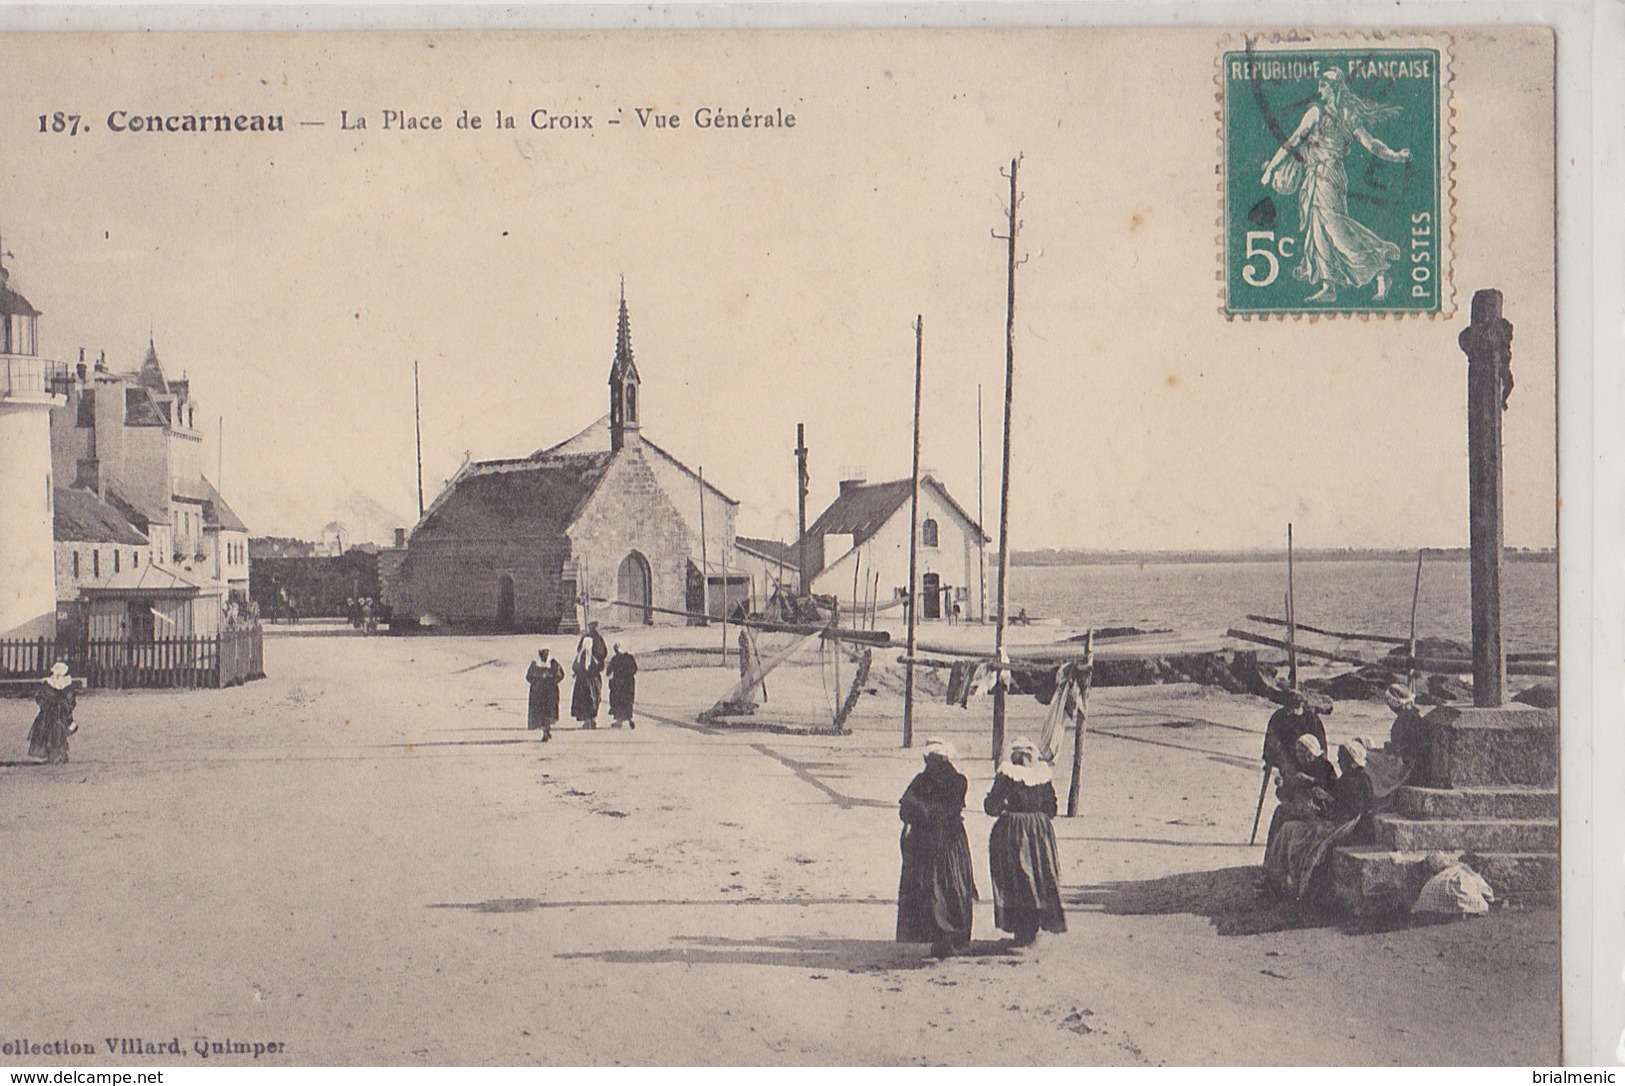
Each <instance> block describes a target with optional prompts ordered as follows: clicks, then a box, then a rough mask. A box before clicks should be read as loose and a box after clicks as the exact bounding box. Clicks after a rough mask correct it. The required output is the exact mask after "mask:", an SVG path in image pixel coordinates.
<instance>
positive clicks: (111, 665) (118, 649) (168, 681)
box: [0, 626, 265, 689]
mask: <svg viewBox="0 0 1625 1086" xmlns="http://www.w3.org/2000/svg"><path fill="white" fill-rule="evenodd" d="M264 645H265V643H264V635H263V633H262V632H261V630H260V629H259V627H257V626H253V627H249V628H247V629H240V630H225V631H223V632H221V633H219V634H217V635H215V636H213V637H168V638H157V639H154V640H152V641H116V640H107V639H102V638H86V637H82V636H81V637H75V638H62V639H60V640H54V639H50V638H43V637H41V638H36V639H34V640H32V641H4V640H0V679H12V680H17V679H40V678H44V677H45V676H46V675H47V674H49V673H50V670H51V665H52V664H54V663H56V661H58V660H66V661H67V664H68V671H69V672H70V673H71V674H73V676H74V677H75V678H83V679H84V680H85V684H86V685H87V686H92V687H101V688H107V689H133V688H143V687H146V688H153V687H156V688H183V689H191V688H198V687H208V688H214V687H222V686H237V685H239V684H241V683H244V682H247V681H249V680H250V679H263V678H264V677H265V650H264Z"/></svg>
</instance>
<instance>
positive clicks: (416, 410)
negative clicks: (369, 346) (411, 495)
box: [412, 358, 423, 520]
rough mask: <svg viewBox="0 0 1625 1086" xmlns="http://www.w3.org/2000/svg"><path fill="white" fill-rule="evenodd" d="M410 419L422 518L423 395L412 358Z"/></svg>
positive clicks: (416, 367) (419, 515)
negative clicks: (416, 440) (416, 441)
mask: <svg viewBox="0 0 1625 1086" xmlns="http://www.w3.org/2000/svg"><path fill="white" fill-rule="evenodd" d="M412 421H413V424H414V426H415V427H416V429H417V439H418V519H420V520H421V519H422V518H423V397H422V395H421V394H420V393H419V391H418V360H417V359H415V358H414V359H412Z"/></svg>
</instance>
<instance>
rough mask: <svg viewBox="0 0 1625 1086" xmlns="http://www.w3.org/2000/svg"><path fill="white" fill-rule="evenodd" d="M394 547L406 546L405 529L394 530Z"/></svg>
mask: <svg viewBox="0 0 1625 1086" xmlns="http://www.w3.org/2000/svg"><path fill="white" fill-rule="evenodd" d="M395 546H396V547H404V546H406V529H405V528H396V529H395Z"/></svg>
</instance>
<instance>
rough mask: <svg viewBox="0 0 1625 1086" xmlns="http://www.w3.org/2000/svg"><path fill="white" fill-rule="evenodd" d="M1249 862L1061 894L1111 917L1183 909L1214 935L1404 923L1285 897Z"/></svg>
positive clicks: (1366, 930) (1352, 930)
mask: <svg viewBox="0 0 1625 1086" xmlns="http://www.w3.org/2000/svg"><path fill="white" fill-rule="evenodd" d="M1261 878H1262V875H1261V872H1260V870H1259V868H1257V867H1254V866H1248V867H1225V868H1220V869H1219V870H1217V871H1189V872H1185V873H1183V874H1178V875H1165V876H1163V877H1162V878H1160V879H1145V880H1143V881H1140V882H1109V883H1100V884H1098V885H1095V886H1085V887H1082V888H1080V889H1078V890H1076V891H1072V892H1069V893H1067V894H1066V895H1065V901H1066V904H1067V905H1068V906H1069V907H1071V908H1079V909H1083V910H1085V911H1087V910H1091V909H1094V910H1098V911H1100V912H1103V913H1107V914H1110V915H1113V916H1173V915H1178V914H1187V915H1190V916H1201V917H1205V918H1206V919H1208V920H1210V921H1212V923H1213V928H1214V930H1215V931H1216V932H1218V933H1219V934H1220V935H1263V934H1267V933H1269V932H1277V931H1297V930H1302V929H1306V928H1333V929H1336V930H1338V931H1340V932H1342V933H1343V934H1345V935H1370V934H1374V933H1377V932H1382V931H1393V930H1395V929H1397V928H1403V927H1405V926H1406V925H1405V921H1404V919H1403V918H1396V919H1390V920H1381V921H1372V920H1355V919H1353V918H1350V917H1342V916H1338V915H1337V914H1335V913H1332V912H1329V911H1326V910H1324V909H1319V908H1316V907H1314V906H1313V905H1311V904H1309V903H1305V902H1298V901H1291V900H1285V899H1282V898H1279V897H1276V896H1275V895H1273V894H1271V893H1269V892H1268V891H1267V890H1265V889H1264V888H1263V885H1262V882H1261Z"/></svg>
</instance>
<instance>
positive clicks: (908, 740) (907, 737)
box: [903, 316, 925, 748]
mask: <svg viewBox="0 0 1625 1086" xmlns="http://www.w3.org/2000/svg"><path fill="white" fill-rule="evenodd" d="M924 327H925V322H924V318H923V317H921V316H916V317H915V318H914V466H913V468H912V471H911V474H910V480H909V486H910V493H911V496H910V499H909V506H908V660H907V662H905V663H904V664H903V675H904V680H903V746H904V747H905V748H907V747H912V746H913V745H914V625H915V623H917V622H918V621H919V618H920V616H919V610H920V594H919V592H918V591H916V588H917V586H918V584H919V572H918V566H919V555H920V374H921V371H922V368H923V359H924V354H923V350H922V344H923V341H924V335H925V333H924Z"/></svg>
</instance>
